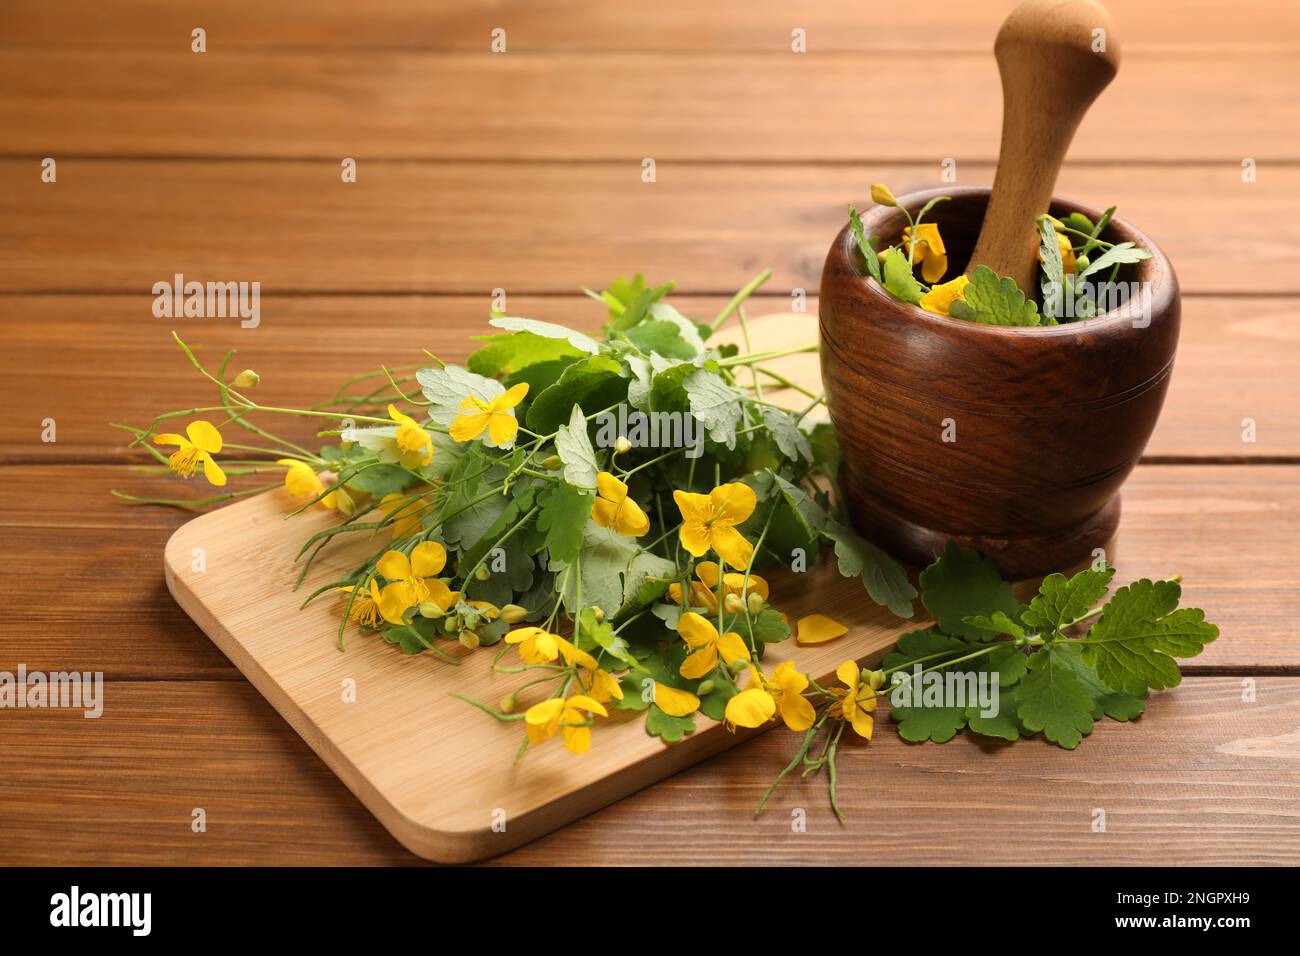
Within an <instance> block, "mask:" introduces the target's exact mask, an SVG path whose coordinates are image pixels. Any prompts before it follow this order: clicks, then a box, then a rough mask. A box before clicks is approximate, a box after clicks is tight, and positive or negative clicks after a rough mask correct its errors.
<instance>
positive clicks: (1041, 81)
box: [966, 0, 1121, 290]
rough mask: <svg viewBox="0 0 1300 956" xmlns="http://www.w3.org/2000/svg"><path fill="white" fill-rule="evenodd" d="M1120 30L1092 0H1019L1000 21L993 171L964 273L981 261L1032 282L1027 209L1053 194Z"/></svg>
mask: <svg viewBox="0 0 1300 956" xmlns="http://www.w3.org/2000/svg"><path fill="white" fill-rule="evenodd" d="M1098 31H1101V33H1102V35H1103V36H1104V37H1105V44H1104V45H1103V46H1102V47H1101V49H1100V50H1099V49H1098V48H1097V32H1098ZM1120 36H1121V33H1120V31H1119V30H1117V29H1116V27H1115V21H1114V19H1113V18H1112V17H1111V14H1110V11H1109V10H1107V9H1106V8H1105V7H1104V6H1102V5H1101V4H1100V3H1099V2H1097V0H1024V2H1023V3H1021V4H1019V5H1018V6H1017V7H1016V8H1015V9H1014V10H1013V11H1012V12H1011V13H1010V14H1008V15H1007V19H1006V20H1005V21H1003V23H1002V26H1001V27H1000V28H999V30H998V38H997V41H996V42H995V43H994V46H993V50H994V53H995V54H996V56H997V61H998V73H999V75H1000V76H1001V77H1002V140H1001V145H1000V147H999V149H998V171H997V175H996V176H995V177H994V179H993V191H992V192H991V193H990V195H989V202H988V207H987V209H986V210H985V211H984V216H983V220H984V221H983V225H982V226H981V227H980V232H979V240H978V241H977V242H976V243H975V251H974V252H973V253H972V254H971V257H970V262H969V263H968V265H967V267H966V271H967V272H968V273H969V272H970V271H971V270H972V269H973V268H974V267H975V266H977V265H982V266H987V267H988V268H990V269H992V270H993V271H994V272H996V273H997V274H998V275H1001V276H1010V277H1011V278H1012V279H1015V280H1016V285H1017V286H1019V287H1020V288H1021V289H1026V290H1028V289H1033V288H1034V287H1035V286H1037V285H1038V281H1037V279H1038V269H1039V266H1038V245H1039V239H1038V230H1037V229H1036V228H1035V227H1034V223H1035V217H1037V216H1039V215H1041V214H1042V213H1044V212H1046V211H1047V207H1048V206H1049V205H1050V204H1051V202H1052V197H1053V195H1054V193H1055V191H1056V177H1057V176H1058V175H1059V174H1060V171H1061V164H1062V163H1064V162H1065V157H1066V154H1067V153H1068V152H1069V151H1070V144H1071V143H1072V142H1073V140H1074V133H1075V131H1076V130H1077V129H1078V128H1079V124H1080V123H1081V122H1082V121H1083V118H1084V116H1085V115H1086V114H1087V112H1088V108H1089V107H1090V106H1092V104H1093V101H1094V100H1096V98H1097V97H1098V95H1100V94H1101V92H1102V91H1103V90H1104V89H1105V88H1106V87H1107V86H1109V85H1110V82H1111V80H1113V79H1115V73H1116V71H1117V70H1118V69H1119V63H1120V46H1121V44H1120ZM1103 208H1104V207H1103ZM1094 221H1095V220H1094Z"/></svg>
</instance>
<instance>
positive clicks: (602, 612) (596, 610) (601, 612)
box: [591, 604, 605, 624]
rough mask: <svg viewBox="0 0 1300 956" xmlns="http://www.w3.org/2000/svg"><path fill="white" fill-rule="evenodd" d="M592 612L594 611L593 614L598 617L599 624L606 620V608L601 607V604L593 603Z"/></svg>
mask: <svg viewBox="0 0 1300 956" xmlns="http://www.w3.org/2000/svg"><path fill="white" fill-rule="evenodd" d="M591 613H592V615H593V616H594V617H595V618H596V623H597V624H599V623H600V622H601V621H603V620H605V610H604V608H602V607H600V605H598V604H593V605H592V606H591Z"/></svg>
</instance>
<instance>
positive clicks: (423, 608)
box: [420, 601, 447, 618]
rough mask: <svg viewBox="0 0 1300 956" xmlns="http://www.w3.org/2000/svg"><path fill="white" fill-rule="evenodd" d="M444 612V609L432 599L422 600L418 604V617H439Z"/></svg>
mask: <svg viewBox="0 0 1300 956" xmlns="http://www.w3.org/2000/svg"><path fill="white" fill-rule="evenodd" d="M446 613H447V612H446V611H444V610H443V609H442V608H440V607H439V606H438V605H437V604H435V603H434V602H432V601H424V602H422V603H421V604H420V617H429V618H439V617H442V616H443V615H445V614H446Z"/></svg>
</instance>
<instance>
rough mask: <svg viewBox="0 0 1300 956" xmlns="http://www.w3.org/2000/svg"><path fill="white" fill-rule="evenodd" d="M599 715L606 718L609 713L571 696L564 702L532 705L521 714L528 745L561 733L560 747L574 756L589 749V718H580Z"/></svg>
mask: <svg viewBox="0 0 1300 956" xmlns="http://www.w3.org/2000/svg"><path fill="white" fill-rule="evenodd" d="M583 711H586V712H587V715H591V714H599V715H600V716H601V717H608V716H609V712H608V711H607V710H605V707H604V705H603V704H601V703H600V701H598V700H593V699H592V698H590V697H588V696H586V695H585V694H575V695H574V696H573V697H570V698H569V699H568V700H562V699H561V698H559V697H552V698H551V699H550V700H544V701H542V702H541V703H540V704H534V705H533V706H532V707H529V708H528V710H526V711H525V712H524V727H525V730H526V732H527V733H528V742H529V743H530V744H540V743H541V742H542V741H544V740H548V739H549V738H551V737H554V736H555V735H556V733H557V732H560V731H563V735H564V746H566V747H568V748H569V750H570V751H572V752H573V753H575V754H582V753H586V752H587V750H588V749H589V748H590V747H591V726H590V724H591V717H590V716H587V715H584V714H583Z"/></svg>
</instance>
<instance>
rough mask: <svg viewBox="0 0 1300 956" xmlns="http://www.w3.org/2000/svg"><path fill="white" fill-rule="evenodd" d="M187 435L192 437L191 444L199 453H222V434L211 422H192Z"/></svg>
mask: <svg viewBox="0 0 1300 956" xmlns="http://www.w3.org/2000/svg"><path fill="white" fill-rule="evenodd" d="M185 434H186V435H189V436H190V442H191V443H193V444H194V446H195V447H196V448H198V449H199V451H206V452H208V453H209V454H214V453H216V452H219V451H221V432H219V431H217V427H216V426H215V425H213V424H212V423H211V422H205V421H202V420H199V421H194V422H190V423H189V425H188V426H186V428H185ZM222 484H225V482H222Z"/></svg>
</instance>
